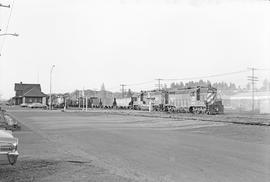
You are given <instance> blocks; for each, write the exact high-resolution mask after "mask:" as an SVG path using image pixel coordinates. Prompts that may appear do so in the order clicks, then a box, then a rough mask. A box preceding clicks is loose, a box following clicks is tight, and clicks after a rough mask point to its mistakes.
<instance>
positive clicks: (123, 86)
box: [120, 84, 127, 98]
mask: <svg viewBox="0 0 270 182" xmlns="http://www.w3.org/2000/svg"><path fill="white" fill-rule="evenodd" d="M120 86H121V87H122V89H121V90H122V98H124V96H125V86H127V85H125V84H121V85H120Z"/></svg>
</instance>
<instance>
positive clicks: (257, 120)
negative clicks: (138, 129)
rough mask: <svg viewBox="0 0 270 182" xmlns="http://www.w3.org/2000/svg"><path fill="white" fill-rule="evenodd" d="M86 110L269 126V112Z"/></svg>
mask: <svg viewBox="0 0 270 182" xmlns="http://www.w3.org/2000/svg"><path fill="white" fill-rule="evenodd" d="M67 112H82V111H78V110H67ZM88 112H103V113H109V114H118V115H131V116H142V117H158V118H171V119H177V120H198V121H212V122H225V123H233V124H244V125H261V126H270V114H248V113H245V114H242V113H238V114H237V113H225V114H220V115H207V114H190V113H166V112H147V111H134V110H105V109H93V110H89V111H88Z"/></svg>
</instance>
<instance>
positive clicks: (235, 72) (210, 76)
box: [163, 70, 248, 81]
mask: <svg viewBox="0 0 270 182" xmlns="http://www.w3.org/2000/svg"><path fill="white" fill-rule="evenodd" d="M244 72H248V70H240V71H234V72H228V73H221V74H215V75H208V76H200V77H186V78H180V79H163V80H167V81H174V80H195V79H201V78H212V77H220V76H227V75H234V74H239V73H244Z"/></svg>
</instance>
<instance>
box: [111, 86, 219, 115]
mask: <svg viewBox="0 0 270 182" xmlns="http://www.w3.org/2000/svg"><path fill="white" fill-rule="evenodd" d="M116 103H117V106H119V108H124V109H137V110H148V109H149V108H152V110H155V111H170V112H189V113H206V114H222V113H224V107H223V104H222V100H221V98H220V97H218V94H217V89H216V88H214V87H211V86H207V87H206V86H197V87H188V88H183V89H175V90H168V91H166V90H152V91H141V92H140V93H139V94H137V95H135V96H133V97H130V98H123V99H116Z"/></svg>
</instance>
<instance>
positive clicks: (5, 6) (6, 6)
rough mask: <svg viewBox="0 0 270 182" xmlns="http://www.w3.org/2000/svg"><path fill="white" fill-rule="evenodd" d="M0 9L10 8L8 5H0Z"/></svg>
mask: <svg viewBox="0 0 270 182" xmlns="http://www.w3.org/2000/svg"><path fill="white" fill-rule="evenodd" d="M0 7H4V8H10V5H4V4H1V3H0Z"/></svg>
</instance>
